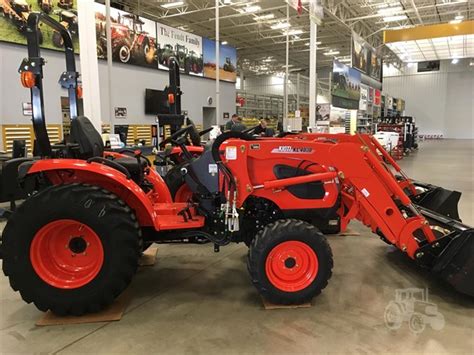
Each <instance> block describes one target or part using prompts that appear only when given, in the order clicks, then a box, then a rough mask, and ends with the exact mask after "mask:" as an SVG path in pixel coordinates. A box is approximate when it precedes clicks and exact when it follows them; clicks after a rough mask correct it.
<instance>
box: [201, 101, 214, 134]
mask: <svg viewBox="0 0 474 355" xmlns="http://www.w3.org/2000/svg"><path fill="white" fill-rule="evenodd" d="M215 124H216V108H215V107H203V108H202V129H206V128H209V127H211V126H214V125H215ZM208 138H209V134H206V135H205V137H203V139H204V140H207V139H208Z"/></svg>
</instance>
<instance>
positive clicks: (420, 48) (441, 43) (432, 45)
mask: <svg viewBox="0 0 474 355" xmlns="http://www.w3.org/2000/svg"><path fill="white" fill-rule="evenodd" d="M387 46H388V47H389V48H390V49H391V50H392V51H393V52H394V53H395V54H397V55H398V57H399V58H400V59H402V60H403V61H404V62H408V63H413V62H421V61H426V60H438V59H452V58H458V59H460V58H474V35H463V36H452V37H442V38H433V39H422V40H416V41H406V42H395V43H388V44H387Z"/></svg>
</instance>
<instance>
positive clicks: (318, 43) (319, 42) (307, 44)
mask: <svg viewBox="0 0 474 355" xmlns="http://www.w3.org/2000/svg"><path fill="white" fill-rule="evenodd" d="M321 43H322V42H321V41H317V42H316V45H317V46H319V45H320V44H321ZM304 45H305V46H309V42H306V43H305V44H304Z"/></svg>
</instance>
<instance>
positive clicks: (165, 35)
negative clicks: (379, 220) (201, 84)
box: [156, 23, 203, 76]
mask: <svg viewBox="0 0 474 355" xmlns="http://www.w3.org/2000/svg"><path fill="white" fill-rule="evenodd" d="M156 25H157V33H158V55H157V58H158V67H159V68H160V69H165V70H168V62H169V59H170V58H171V57H175V58H176V59H177V60H178V64H179V68H180V69H181V71H183V72H185V73H186V74H190V75H197V76H203V54H202V40H203V38H202V37H201V36H196V35H195V34H192V33H189V32H185V31H181V30H178V29H175V28H173V27H170V26H166V25H162V24H160V23H157V24H156Z"/></svg>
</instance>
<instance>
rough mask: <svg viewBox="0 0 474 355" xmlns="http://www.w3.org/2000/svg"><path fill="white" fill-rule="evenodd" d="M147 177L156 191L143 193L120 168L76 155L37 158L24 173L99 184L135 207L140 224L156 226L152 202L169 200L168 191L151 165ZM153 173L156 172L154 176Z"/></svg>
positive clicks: (55, 180) (56, 180)
mask: <svg viewBox="0 0 474 355" xmlns="http://www.w3.org/2000/svg"><path fill="white" fill-rule="evenodd" d="M150 170H151V171H150V175H148V176H147V179H150V177H151V180H152V181H150V182H151V183H152V184H153V185H154V187H155V190H156V191H155V192H156V193H155V194H154V195H153V196H150V195H149V194H146V193H145V192H144V191H143V190H142V189H141V188H140V187H139V186H138V185H137V184H136V183H135V182H134V181H133V180H131V179H127V178H126V176H125V175H124V174H122V173H121V172H120V171H118V170H115V169H113V168H111V167H108V166H106V165H103V164H99V163H87V162H86V161H84V160H77V159H45V160H38V161H36V162H34V164H33V165H32V166H31V167H30V169H29V170H28V172H27V175H32V174H36V173H44V174H46V176H47V177H48V179H49V181H50V182H51V183H53V184H55V185H59V184H72V183H81V184H91V185H95V186H100V187H102V188H104V189H106V190H108V191H110V192H112V193H114V194H115V195H117V196H118V197H120V198H121V199H122V200H123V201H124V202H125V203H126V204H127V205H128V206H129V207H130V208H132V209H133V210H134V211H135V214H136V216H137V219H138V222H139V223H140V226H142V227H143V226H154V227H155V229H158V219H157V218H156V212H155V210H154V208H153V203H154V202H155V203H156V202H163V203H164V202H167V203H170V202H172V198H171V195H170V192H169V190H168V188H167V186H166V184H165V182H164V181H163V179H162V178H161V177H160V176H159V175H158V174H157V173H155V172H154V171H153V170H152V169H150ZM155 175H156V176H155Z"/></svg>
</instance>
